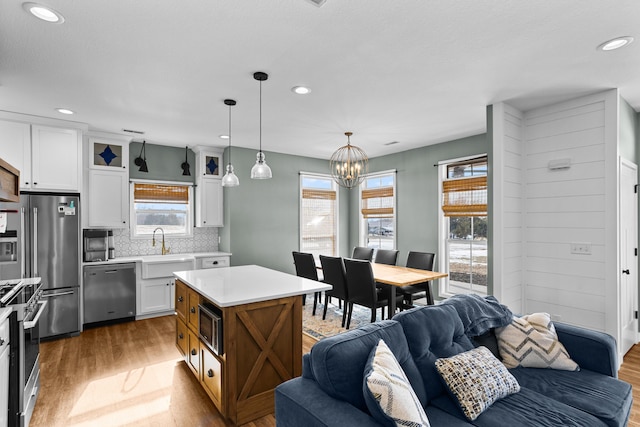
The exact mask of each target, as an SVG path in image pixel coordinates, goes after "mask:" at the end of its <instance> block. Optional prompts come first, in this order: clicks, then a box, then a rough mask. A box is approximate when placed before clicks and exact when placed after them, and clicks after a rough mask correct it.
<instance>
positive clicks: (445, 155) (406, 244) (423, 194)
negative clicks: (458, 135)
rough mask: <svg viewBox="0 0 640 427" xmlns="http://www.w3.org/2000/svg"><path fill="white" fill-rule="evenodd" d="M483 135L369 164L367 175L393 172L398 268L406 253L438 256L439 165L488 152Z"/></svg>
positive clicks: (354, 214) (354, 207) (354, 225)
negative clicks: (445, 161)
mask: <svg viewBox="0 0 640 427" xmlns="http://www.w3.org/2000/svg"><path fill="white" fill-rule="evenodd" d="M489 149H490V148H489V145H488V140H487V135H486V134H480V135H475V136H471V137H468V138H462V139H457V140H453V141H448V142H444V143H441V144H436V145H429V146H426V147H421V148H417V149H414V150H409V151H403V152H401V153H395V154H390V155H387V156H382V157H377V158H374V159H371V160H370V161H369V172H370V173H371V172H381V171H385V170H390V169H395V170H396V171H397V175H396V176H397V181H396V191H397V196H396V203H397V205H398V206H397V217H396V221H397V224H396V227H397V230H396V244H397V249H398V250H399V251H400V253H399V255H398V265H404V264H405V262H406V260H407V254H408V253H409V251H412V250H413V251H423V252H434V253H435V254H436V262H438V259H439V256H440V254H439V253H438V214H439V213H438V209H439V208H440V200H439V198H438V168H437V167H435V166H434V165H437V164H438V162H440V161H442V160H449V159H455V158H458V157H466V156H472V155H476V154H483V153H489ZM358 218H359V216H358V192H357V191H354V192H353V197H352V199H351V215H350V222H349V225H350V237H351V244H350V247H353V246H356V245H357V244H358V220H359V219H358Z"/></svg>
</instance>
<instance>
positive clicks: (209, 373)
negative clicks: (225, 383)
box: [207, 369, 213, 378]
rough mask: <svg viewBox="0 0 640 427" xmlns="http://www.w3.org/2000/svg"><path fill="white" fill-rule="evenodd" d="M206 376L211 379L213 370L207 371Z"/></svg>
mask: <svg viewBox="0 0 640 427" xmlns="http://www.w3.org/2000/svg"><path fill="white" fill-rule="evenodd" d="M207 376H208V377H209V378H213V369H209V370H208V371H207Z"/></svg>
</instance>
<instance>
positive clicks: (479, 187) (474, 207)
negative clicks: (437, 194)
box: [442, 176, 487, 216]
mask: <svg viewBox="0 0 640 427" xmlns="http://www.w3.org/2000/svg"><path fill="white" fill-rule="evenodd" d="M442 193H443V194H442V196H443V200H442V211H443V212H444V215H445V216H484V215H486V214H487V177H486V176H476V177H472V178H460V179H449V180H447V181H443V182H442Z"/></svg>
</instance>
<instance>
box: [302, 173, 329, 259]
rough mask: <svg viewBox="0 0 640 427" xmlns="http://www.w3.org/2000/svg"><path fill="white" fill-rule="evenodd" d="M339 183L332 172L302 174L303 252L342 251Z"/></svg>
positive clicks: (327, 252) (315, 253)
mask: <svg viewBox="0 0 640 427" xmlns="http://www.w3.org/2000/svg"><path fill="white" fill-rule="evenodd" d="M337 195H338V194H337V186H336V184H335V182H334V181H333V179H331V177H330V176H329V175H315V174H300V251H301V252H309V253H312V254H314V256H315V257H316V258H317V257H318V256H319V255H328V256H337V254H338V197H337Z"/></svg>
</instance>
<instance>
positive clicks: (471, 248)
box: [440, 156, 488, 295]
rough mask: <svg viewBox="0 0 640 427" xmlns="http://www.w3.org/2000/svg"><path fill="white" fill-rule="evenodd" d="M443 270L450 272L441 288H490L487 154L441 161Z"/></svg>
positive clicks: (457, 290) (451, 290)
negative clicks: (488, 282) (448, 161)
mask: <svg viewBox="0 0 640 427" xmlns="http://www.w3.org/2000/svg"><path fill="white" fill-rule="evenodd" d="M440 170H441V173H440V179H441V187H440V188H441V190H442V193H441V201H442V209H441V220H440V224H441V230H440V236H441V239H442V240H443V243H444V246H443V249H444V253H443V254H442V255H443V256H441V257H440V260H441V263H442V264H441V266H440V268H441V269H442V271H446V272H447V273H449V276H448V277H447V278H446V279H445V280H444V282H445V286H444V289H440V291H441V292H444V294H448V295H454V294H459V293H470V292H473V293H477V294H480V295H483V294H486V292H487V272H488V268H487V267H488V265H487V260H488V254H487V245H488V234H487V172H488V160H487V157H486V156H482V157H476V158H471V159H464V160H458V161H451V162H450V163H445V164H441V165H440Z"/></svg>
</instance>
